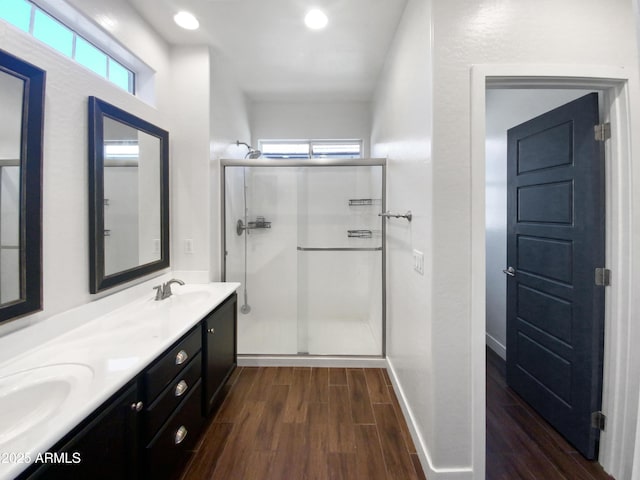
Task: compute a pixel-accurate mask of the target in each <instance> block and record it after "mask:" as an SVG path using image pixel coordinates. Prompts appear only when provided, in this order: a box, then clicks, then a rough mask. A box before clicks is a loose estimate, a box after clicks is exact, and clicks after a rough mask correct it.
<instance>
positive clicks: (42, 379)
mask: <svg viewBox="0 0 640 480" xmlns="http://www.w3.org/2000/svg"><path fill="white" fill-rule="evenodd" d="M92 379H93V369H91V367H89V366H87V365H82V364H76V363H66V364H56V365H48V366H44V367H37V368H33V369H29V370H23V371H20V372H17V373H14V374H11V375H8V376H5V377H0V446H2V445H4V444H6V443H7V442H10V441H12V440H14V439H15V438H17V437H19V436H20V435H22V434H24V433H25V432H28V431H29V430H31V429H32V428H34V427H35V426H37V425H39V424H41V423H42V422H44V421H47V420H48V419H50V418H52V417H53V416H54V415H56V413H57V412H58V411H59V410H60V409H61V408H63V407H64V404H65V402H67V401H68V400H69V397H70V396H71V394H72V393H73V392H74V391H76V390H78V389H80V388H83V387H86V386H87V385H89V384H90V383H91V380H92ZM0 450H1V448H0Z"/></svg>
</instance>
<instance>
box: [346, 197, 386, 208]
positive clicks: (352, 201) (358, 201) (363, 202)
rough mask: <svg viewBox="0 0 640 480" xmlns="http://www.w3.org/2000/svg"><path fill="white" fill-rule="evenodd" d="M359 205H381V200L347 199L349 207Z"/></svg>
mask: <svg viewBox="0 0 640 480" xmlns="http://www.w3.org/2000/svg"><path fill="white" fill-rule="evenodd" d="M361 205H382V199H380V198H351V199H349V206H350V207H354V206H361Z"/></svg>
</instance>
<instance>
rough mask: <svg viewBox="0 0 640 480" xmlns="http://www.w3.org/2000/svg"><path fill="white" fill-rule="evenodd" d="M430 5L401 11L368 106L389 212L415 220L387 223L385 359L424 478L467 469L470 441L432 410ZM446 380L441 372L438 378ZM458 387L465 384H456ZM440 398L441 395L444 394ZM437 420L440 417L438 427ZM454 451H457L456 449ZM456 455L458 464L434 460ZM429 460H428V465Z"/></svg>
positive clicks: (449, 418)
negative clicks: (448, 451) (444, 449)
mask: <svg viewBox="0 0 640 480" xmlns="http://www.w3.org/2000/svg"><path fill="white" fill-rule="evenodd" d="M430 27H431V12H430V2H429V1H425V0H411V1H409V3H408V4H407V8H406V11H405V13H404V16H403V18H402V22H401V24H400V25H399V27H398V32H397V34H396V38H395V41H394V44H393V46H392V47H391V49H390V52H389V55H388V59H387V64H386V67H385V70H384V72H383V74H382V76H381V79H380V83H379V87H378V89H377V91H376V95H375V99H374V103H373V125H372V134H371V154H372V156H373V157H387V159H388V163H387V208H388V209H389V210H391V211H393V212H405V211H406V210H411V211H412V212H413V221H412V222H411V223H408V222H407V221H406V220H403V219H390V220H387V357H388V361H389V364H390V366H391V368H392V370H393V374H394V376H395V377H396V379H397V381H398V383H399V386H400V388H401V390H402V392H401V394H402V397H403V400H404V402H405V403H406V405H407V406H408V408H409V409H410V411H411V415H412V418H411V420H412V422H413V424H414V427H415V429H416V433H417V436H418V437H419V442H417V445H416V446H417V449H418V451H419V453H420V455H421V460H422V464H423V467H424V468H425V473H426V475H427V477H428V478H430V479H432V478H437V477H436V475H437V472H436V469H437V468H438V467H440V466H449V465H450V464H453V465H459V464H462V465H465V464H468V463H469V461H468V445H469V442H470V440H469V438H466V437H465V435H464V434H460V433H459V432H458V428H457V427H456V424H458V423H460V422H464V421H465V419H464V418H462V419H459V420H458V419H456V418H455V416H456V415H458V414H459V409H458V407H457V403H460V401H459V400H458V399H457V398H456V397H455V396H449V401H450V402H451V407H450V409H449V410H450V412H451V413H449V411H447V409H445V408H441V409H440V410H436V409H435V407H436V405H435V403H434V400H435V395H436V390H437V388H438V378H436V376H435V374H437V373H438V372H436V371H435V368H434V367H435V366H434V354H433V350H434V345H433V343H434V340H435V337H434V333H437V332H434V330H433V324H434V321H433V317H432V314H431V303H432V273H431V272H432V271H433V269H432V267H431V263H432V260H431V250H432V235H433V232H432V229H431V224H432V216H433V213H432V199H431V191H432V158H431V140H432V130H433V122H432V103H433V98H432V74H433V73H432V68H431V61H432V58H431V48H432V44H431V33H432V32H431V28H430ZM413 249H417V250H419V251H421V252H423V253H424V255H425V275H424V276H423V275H419V274H418V273H416V272H415V271H414V270H413V259H412V250H413ZM442 373H444V372H442ZM458 382H459V384H461V385H464V382H465V379H464V378H460V379H458ZM445 393H446V392H445ZM437 415H441V416H442V417H443V418H442V421H439V420H438V418H437ZM456 444H459V447H458V448H456ZM441 446H451V448H454V449H455V450H456V452H455V458H457V461H453V462H452V461H448V459H447V458H444V457H443V456H442V455H440V454H439V452H438V450H439V448H441ZM427 457H430V459H429V460H427Z"/></svg>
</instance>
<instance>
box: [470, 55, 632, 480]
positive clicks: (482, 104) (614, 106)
mask: <svg viewBox="0 0 640 480" xmlns="http://www.w3.org/2000/svg"><path fill="white" fill-rule="evenodd" d="M579 70H582V71H580V72H579V73H578V74H576V73H577V72H578V71H579ZM514 89H515V90H535V91H534V92H533V93H537V94H540V93H542V92H544V91H545V90H547V91H551V92H552V91H554V90H555V91H556V92H555V94H559V95H566V94H569V95H576V96H577V95H579V94H581V93H583V92H584V91H589V92H593V91H597V92H598V93H599V96H600V98H601V99H602V101H601V121H603V122H610V123H611V130H612V137H611V139H610V140H609V141H607V142H606V145H605V151H606V158H607V162H606V232H607V233H606V268H609V269H611V271H612V275H613V280H612V282H611V284H612V286H611V287H607V289H606V293H605V297H606V309H605V330H606V334H605V349H604V388H603V404H602V409H603V411H604V413H605V415H606V416H607V429H606V431H605V432H603V433H602V436H601V441H600V455H599V457H598V460H599V462H600V463H601V464H602V465H603V466H604V468H605V470H606V471H608V472H610V473H613V474H614V475H616V474H617V472H621V471H622V469H623V468H624V466H623V463H622V460H621V459H622V458H624V457H626V456H627V455H632V454H633V452H632V451H631V452H627V451H626V449H625V446H624V442H623V440H624V436H625V431H624V430H625V428H624V425H625V422H627V423H628V422H630V421H632V418H631V415H632V412H633V408H631V409H630V408H629V406H628V404H626V402H629V400H632V399H633V391H634V388H635V387H636V385H637V381H636V380H635V379H633V378H632V377H631V376H630V374H629V370H628V366H629V357H630V355H631V351H630V349H629V347H628V344H627V342H626V341H625V338H627V337H628V336H629V333H630V325H631V319H630V312H629V307H628V299H629V295H630V290H629V288H630V283H631V278H632V277H631V268H630V267H631V266H630V262H629V258H630V251H631V236H630V222H629V218H628V216H629V212H630V211H631V208H632V198H631V182H630V181H629V178H630V172H631V155H630V148H629V139H630V131H629V124H630V121H629V117H630V113H629V106H628V105H629V97H628V90H627V89H628V84H627V77H626V76H625V74H624V72H622V71H620V70H618V69H609V68H598V67H584V68H575V67H571V68H570V67H560V66H558V67H549V66H538V67H536V66H517V65H514V66H499V65H497V66H491V65H485V66H476V67H474V68H473V73H472V94H471V97H472V98H471V100H472V116H471V117H472V218H473V222H472V223H473V227H472V243H473V260H472V285H473V288H472V292H473V294H472V304H473V308H472V311H473V314H472V336H473V352H472V358H473V365H474V366H473V369H474V379H475V380H476V381H474V396H475V397H476V398H478V399H482V400H485V399H486V396H485V395H486V394H487V391H488V388H490V387H488V386H487V384H486V383H485V375H486V373H487V368H486V366H485V361H484V360H485V359H486V358H487V355H489V356H493V353H489V354H487V352H486V350H485V349H486V346H487V345H489V347H491V348H492V352H493V351H497V352H498V355H495V358H501V357H503V356H506V352H505V351H504V349H503V348H502V347H503V346H504V345H505V344H502V342H500V339H499V338H496V335H497V334H496V335H494V334H491V333H490V336H487V333H488V332H492V331H493V332H494V333H495V329H494V327H495V323H494V318H495V317H492V315H493V311H492V309H496V308H497V309H498V310H499V309H501V307H500V306H499V304H498V306H497V307H496V304H495V303H491V302H490V300H489V295H490V294H491V292H492V290H493V286H494V285H493V280H491V276H492V275H499V276H502V275H503V273H502V269H504V268H506V263H505V262H506V258H505V257H502V258H501V268H500V269H499V270H498V273H497V274H496V273H495V272H494V271H490V269H491V270H493V268H492V267H491V262H492V261H493V260H492V256H493V255H494V254H495V252H491V253H490V249H491V246H490V244H489V240H488V239H489V237H491V236H492V234H495V227H496V225H494V224H493V223H492V221H494V222H495V221H496V218H497V216H496V217H494V218H493V219H492V218H490V217H487V216H486V210H487V208H488V206H489V205H490V204H491V202H492V201H493V200H492V189H493V188H494V186H493V185H492V182H493V181H495V179H492V177H491V175H489V168H487V167H488V162H489V158H488V154H487V153H486V150H487V143H488V142H487V140H488V139H489V138H490V131H489V128H490V126H489V124H488V122H487V116H488V106H489V102H490V101H492V100H494V99H492V98H491V97H492V96H494V95H495V94H496V92H497V91H499V90H502V91H506V90H514ZM569 90H574V92H572V93H568V91H569ZM510 93H511V94H512V95H518V93H513V92H507V93H506V94H505V95H509V94H510ZM497 95H498V96H499V95H500V94H497ZM543 95H545V94H544V93H543ZM551 95H552V93H548V96H551ZM565 98H566V97H565ZM534 115H535V114H534ZM485 160H486V162H485ZM503 174H504V172H503ZM614 192H615V193H614ZM502 219H504V216H503V217H502ZM501 221H502V222H504V220H501ZM485 236H486V238H485ZM485 248H486V250H485ZM493 262H494V263H495V261H493ZM501 280H502V283H503V284H504V279H501ZM490 284H491V285H490ZM502 298H503V300H502V301H503V302H504V298H505V296H503V297H502ZM490 303H491V304H490ZM501 345H502V347H501ZM628 382H631V385H630V384H629V383H628ZM474 408H475V409H477V410H475V411H474V444H475V445H476V446H478V448H474V451H475V452H476V453H475V454H474V455H475V458H474V466H475V468H478V470H480V469H482V470H484V469H485V450H486V446H487V445H486V437H485V434H486V428H485V426H486V423H485V422H486V414H487V412H486V411H485V402H484V401H482V402H480V401H478V402H476V403H475V404H474Z"/></svg>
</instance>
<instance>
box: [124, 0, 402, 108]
mask: <svg viewBox="0 0 640 480" xmlns="http://www.w3.org/2000/svg"><path fill="white" fill-rule="evenodd" d="M128 1H129V2H130V3H131V4H132V5H133V6H134V7H135V8H136V10H137V11H138V12H139V13H140V14H141V15H142V16H143V17H144V18H145V19H146V20H147V21H148V22H149V24H150V25H152V26H153V28H154V29H155V30H156V31H157V32H158V33H159V34H160V35H161V36H162V37H163V38H165V39H166V40H167V41H168V42H169V43H170V44H174V45H196V44H208V45H210V46H211V47H212V48H213V49H215V51H216V52H217V53H218V55H219V57H218V58H222V59H223V64H224V65H225V68H229V69H230V70H232V72H233V74H234V75H235V77H236V80H237V82H238V84H239V85H240V87H241V88H242V90H243V91H244V92H245V94H246V95H247V96H248V97H249V98H250V99H252V100H255V101H303V100H304V101H369V100H370V99H371V96H372V94H373V92H374V89H375V86H376V82H377V80H378V77H379V75H380V72H381V69H382V67H383V65H384V61H385V57H386V54H387V51H388V49H389V46H390V44H391V41H392V40H393V36H394V34H395V31H396V28H397V25H398V23H399V21H400V17H401V16H402V13H403V11H404V8H405V5H406V3H407V0H128ZM312 7H317V8H321V9H322V10H324V11H325V13H326V14H327V16H328V17H329V24H328V26H327V27H326V28H325V29H324V30H320V31H312V30H309V29H307V28H306V27H305V25H304V22H303V18H304V16H305V14H306V13H307V11H308V10H310V9H311V8H312ZM179 10H187V11H190V12H191V13H193V14H194V15H195V16H196V17H197V18H198V19H199V21H200V29H199V30H196V31H187V30H183V29H181V28H180V27H178V26H176V25H175V24H174V22H173V15H174V14H175V13H177V12H178V11H179Z"/></svg>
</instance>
